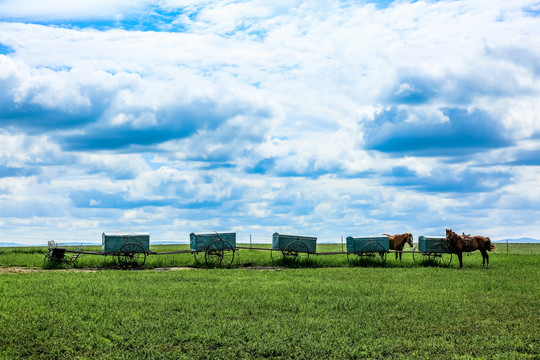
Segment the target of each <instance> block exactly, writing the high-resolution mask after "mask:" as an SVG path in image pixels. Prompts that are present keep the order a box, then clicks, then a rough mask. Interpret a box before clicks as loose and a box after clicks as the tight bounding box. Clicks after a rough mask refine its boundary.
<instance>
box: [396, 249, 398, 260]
mask: <svg viewBox="0 0 540 360" xmlns="http://www.w3.org/2000/svg"><path fill="white" fill-rule="evenodd" d="M397 258H398V253H397V250H396V261H397Z"/></svg>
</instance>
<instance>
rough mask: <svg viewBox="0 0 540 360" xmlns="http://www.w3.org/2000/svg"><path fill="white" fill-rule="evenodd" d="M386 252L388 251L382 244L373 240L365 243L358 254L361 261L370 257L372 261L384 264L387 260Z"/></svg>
mask: <svg viewBox="0 0 540 360" xmlns="http://www.w3.org/2000/svg"><path fill="white" fill-rule="evenodd" d="M386 253H387V251H386V250H385V249H384V247H383V246H382V245H381V244H379V243H377V242H374V241H373V242H370V243H368V244H366V245H364V247H363V248H362V250H360V253H358V256H360V261H366V260H368V259H369V261H371V262H374V263H381V264H384V263H385V262H386Z"/></svg>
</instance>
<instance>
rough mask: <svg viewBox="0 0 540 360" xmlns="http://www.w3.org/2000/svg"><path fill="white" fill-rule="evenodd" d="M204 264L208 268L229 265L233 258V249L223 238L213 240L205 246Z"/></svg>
mask: <svg viewBox="0 0 540 360" xmlns="http://www.w3.org/2000/svg"><path fill="white" fill-rule="evenodd" d="M204 259H205V261H206V266H207V267H209V268H213V267H217V266H227V267H229V266H231V264H232V262H233V260H234V249H233V247H232V245H231V244H229V242H227V241H225V240H221V239H218V240H214V241H212V242H211V243H210V245H208V247H207V248H206V252H205V253H204Z"/></svg>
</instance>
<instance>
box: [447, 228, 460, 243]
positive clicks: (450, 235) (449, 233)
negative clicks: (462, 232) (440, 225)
mask: <svg viewBox="0 0 540 360" xmlns="http://www.w3.org/2000/svg"><path fill="white" fill-rule="evenodd" d="M460 239H461V238H460V237H459V236H458V234H456V233H455V232H453V231H452V229H446V240H448V241H452V242H456V241H458V240H460Z"/></svg>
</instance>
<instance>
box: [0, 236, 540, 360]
mask: <svg viewBox="0 0 540 360" xmlns="http://www.w3.org/2000/svg"><path fill="white" fill-rule="evenodd" d="M511 246H512V245H511ZM154 249H155V248H154ZM170 249H171V248H170V247H161V248H159V249H158V250H160V251H165V250H170ZM340 249H341V246H336V245H324V246H321V247H320V248H319V249H318V250H319V251H327V250H330V251H331V250H334V251H336V250H340ZM42 250H43V249H39V248H36V249H33V250H31V249H18V250H16V249H15V250H9V251H4V252H3V253H0V266H2V267H4V270H5V269H6V267H11V269H13V268H12V267H13V266H16V267H18V268H19V270H20V267H22V266H26V267H27V268H28V269H31V268H32V267H40V266H41V265H42V263H43V256H42V255H41V254H40V253H39V252H40V251H42ZM528 250H530V249H528ZM526 253H527V251H525V252H524V254H521V255H515V254H509V255H507V254H505V253H502V252H498V253H497V252H496V253H494V254H492V255H491V264H492V267H491V268H490V269H489V270H485V269H482V268H481V256H480V254H474V255H471V256H465V257H464V262H465V269H464V270H459V269H457V261H456V259H454V260H453V261H452V265H451V267H449V268H440V267H433V266H425V265H418V264H415V263H413V261H412V259H411V257H410V255H409V254H405V255H404V260H403V262H402V263H398V262H396V261H395V260H394V259H393V257H389V258H388V261H387V262H386V264H385V265H384V266H379V267H371V266H353V265H350V264H349V263H347V260H346V257H345V256H343V255H340V256H324V257H323V256H321V257H315V258H314V260H312V261H310V262H309V263H308V264H306V265H307V266H308V267H306V268H303V267H298V268H287V267H271V265H272V262H271V260H270V255H269V253H267V252H263V251H258V252H257V251H250V250H241V251H239V252H238V253H237V255H238V256H237V257H236V259H235V263H234V266H233V269H211V270H206V269H201V268H195V269H193V270H182V271H161V269H160V268H161V267H172V266H175V267H176V266H192V265H193V264H194V261H193V256H192V255H159V256H157V255H154V256H149V257H148V261H147V263H146V265H145V267H146V269H147V270H142V271H118V270H115V269H114V263H113V261H112V260H113V259H112V258H103V257H100V256H85V257H82V258H80V259H79V260H78V261H77V263H76V264H75V267H76V268H82V269H86V270H84V271H72V270H69V271H63V270H44V271H29V272H18V273H7V272H6V271H3V272H0V359H266V358H270V359H363V358H373V359H382V358H396V359H399V358H411V359H468V358H478V359H483V358H485V359H497V358H500V359H520V358H522V359H538V358H540V297H539V295H540V280H539V277H538V273H539V269H540V256H537V255H530V254H529V255H527V254H526ZM89 268H91V269H92V271H88V269H89ZM96 268H100V269H102V270H94V269H96ZM260 268H262V269H264V270H257V269H260ZM19 270H17V271H19ZM75 270H76V269H75Z"/></svg>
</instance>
